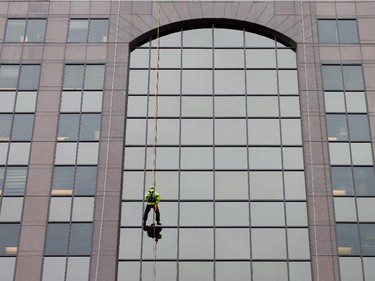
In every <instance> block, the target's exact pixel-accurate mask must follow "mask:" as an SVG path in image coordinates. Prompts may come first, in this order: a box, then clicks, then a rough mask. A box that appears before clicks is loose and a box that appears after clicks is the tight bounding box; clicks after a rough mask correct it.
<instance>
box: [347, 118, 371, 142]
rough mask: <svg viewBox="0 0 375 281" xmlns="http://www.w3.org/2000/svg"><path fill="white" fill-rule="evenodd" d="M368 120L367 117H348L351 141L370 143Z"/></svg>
mask: <svg viewBox="0 0 375 281" xmlns="http://www.w3.org/2000/svg"><path fill="white" fill-rule="evenodd" d="M368 122H369V120H368V117H367V115H353V114H349V115H348V124H349V133H350V140H351V141H370V129H369V124H368Z"/></svg>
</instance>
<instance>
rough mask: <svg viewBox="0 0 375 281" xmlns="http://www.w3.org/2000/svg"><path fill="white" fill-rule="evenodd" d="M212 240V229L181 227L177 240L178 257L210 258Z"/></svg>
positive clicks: (211, 254)
mask: <svg viewBox="0 0 375 281" xmlns="http://www.w3.org/2000/svg"><path fill="white" fill-rule="evenodd" d="M213 241H214V236H213V230H212V229H208V228H181V229H180V240H179V248H180V259H212V258H213V254H214V253H213V252H214V242H213ZM204 280H206V279H204Z"/></svg>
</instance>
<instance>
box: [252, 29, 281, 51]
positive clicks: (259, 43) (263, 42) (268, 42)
mask: <svg viewBox="0 0 375 281" xmlns="http://www.w3.org/2000/svg"><path fill="white" fill-rule="evenodd" d="M245 40H246V47H272V48H275V45H276V44H275V40H274V39H271V38H267V37H265V36H263V35H259V34H255V33H250V32H245Z"/></svg>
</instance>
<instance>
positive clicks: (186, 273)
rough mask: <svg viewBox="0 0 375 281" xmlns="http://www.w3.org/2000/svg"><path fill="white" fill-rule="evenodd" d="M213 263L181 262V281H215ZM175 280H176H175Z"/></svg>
mask: <svg viewBox="0 0 375 281" xmlns="http://www.w3.org/2000/svg"><path fill="white" fill-rule="evenodd" d="M213 268H214V267H213V263H212V262H180V263H179V277H178V278H179V279H177V280H179V281H190V280H205V281H214V276H213ZM173 280H174V279H173Z"/></svg>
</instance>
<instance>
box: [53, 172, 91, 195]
mask: <svg viewBox="0 0 375 281" xmlns="http://www.w3.org/2000/svg"><path fill="white" fill-rule="evenodd" d="M96 173H97V167H96V166H55V168H54V173H53V181H52V189H51V194H52V195H54V196H66V195H73V194H74V195H75V196H93V195H95V190H96Z"/></svg>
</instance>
